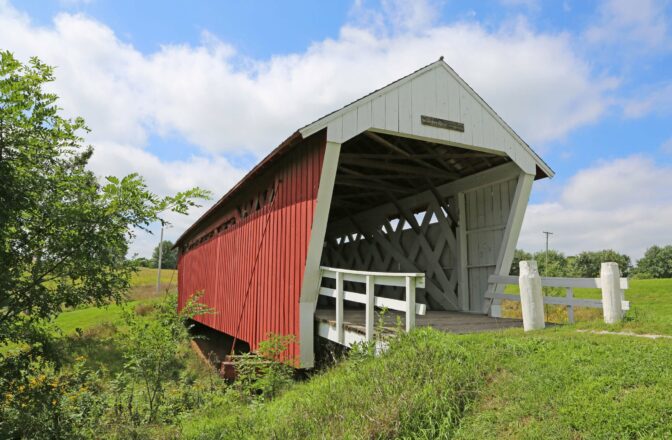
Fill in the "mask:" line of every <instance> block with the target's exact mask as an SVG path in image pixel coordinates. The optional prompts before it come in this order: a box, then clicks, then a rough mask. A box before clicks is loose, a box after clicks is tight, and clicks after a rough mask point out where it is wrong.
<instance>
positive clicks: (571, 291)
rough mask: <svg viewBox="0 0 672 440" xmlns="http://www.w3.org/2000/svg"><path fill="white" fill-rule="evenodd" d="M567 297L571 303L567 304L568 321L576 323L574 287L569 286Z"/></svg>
mask: <svg viewBox="0 0 672 440" xmlns="http://www.w3.org/2000/svg"><path fill="white" fill-rule="evenodd" d="M567 299H568V300H569V305H568V306H567V321H568V322H569V323H570V324H574V289H572V288H571V287H568V288H567Z"/></svg>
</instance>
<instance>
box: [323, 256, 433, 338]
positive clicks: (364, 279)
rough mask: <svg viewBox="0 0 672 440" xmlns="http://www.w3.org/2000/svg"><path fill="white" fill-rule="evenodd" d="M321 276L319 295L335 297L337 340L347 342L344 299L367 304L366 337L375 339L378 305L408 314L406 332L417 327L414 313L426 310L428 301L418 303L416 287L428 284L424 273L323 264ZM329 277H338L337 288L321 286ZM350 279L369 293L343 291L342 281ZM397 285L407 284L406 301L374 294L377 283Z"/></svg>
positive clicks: (423, 312)
mask: <svg viewBox="0 0 672 440" xmlns="http://www.w3.org/2000/svg"><path fill="white" fill-rule="evenodd" d="M320 271H321V278H320V288H319V294H320V295H322V296H325V297H328V298H334V299H336V330H337V337H336V339H337V341H336V342H338V343H340V344H343V343H344V340H345V339H344V332H345V327H344V322H343V303H344V301H350V302H355V303H359V304H364V305H365V306H366V307H365V313H366V319H365V327H366V340H367V341H371V340H373V336H374V335H373V329H374V317H375V308H376V307H379V308H382V307H385V308H387V309H390V310H396V311H400V312H404V313H405V315H406V316H405V317H406V331H410V330H411V329H413V327H415V315H416V314H417V315H424V314H425V312H426V311H427V306H426V305H425V304H417V303H416V302H415V289H416V288H417V287H419V288H424V287H425V274H424V273H395V272H367V271H360V270H350V269H339V268H335V267H321V268H320ZM323 278H330V279H333V280H335V282H336V286H335V288H333V289H332V288H330V287H322V279H323ZM345 281H350V282H354V283H363V284H364V285H365V287H366V293H358V292H351V291H347V290H344V288H343V282H345ZM376 285H378V286H394V287H404V288H405V295H404V299H403V300H398V299H392V298H384V297H380V296H376V295H375V286H376Z"/></svg>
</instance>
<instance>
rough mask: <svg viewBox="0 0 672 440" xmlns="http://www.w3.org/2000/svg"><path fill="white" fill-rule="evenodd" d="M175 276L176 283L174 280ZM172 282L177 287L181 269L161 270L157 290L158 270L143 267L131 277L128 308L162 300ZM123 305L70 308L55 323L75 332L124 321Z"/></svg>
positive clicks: (68, 332)
mask: <svg viewBox="0 0 672 440" xmlns="http://www.w3.org/2000/svg"><path fill="white" fill-rule="evenodd" d="M171 278H172V282H171ZM169 285H170V291H171V292H174V291H176V290H177V287H176V286H177V271H176V270H170V269H163V270H161V289H160V293H158V294H157V293H156V269H149V268H142V269H140V270H139V271H138V273H136V274H135V275H134V276H133V279H132V280H131V286H132V287H131V291H130V292H129V295H128V298H129V300H130V301H129V302H128V303H127V304H126V307H137V306H138V305H140V304H145V303H152V302H155V301H157V300H159V299H160V298H161V297H162V296H163V294H164V293H165V291H166V289H167V288H168V287H169ZM121 312H122V306H120V305H118V304H110V305H108V306H105V307H87V308H81V309H76V310H68V311H65V312H63V313H61V314H60V315H58V317H57V318H56V320H55V321H54V323H55V324H56V326H57V327H58V328H59V329H60V330H61V331H62V332H63V333H64V334H66V335H67V334H71V333H74V332H75V330H76V329H81V330H86V329H88V328H91V327H94V326H97V325H103V324H114V325H120V324H121V321H122V319H121Z"/></svg>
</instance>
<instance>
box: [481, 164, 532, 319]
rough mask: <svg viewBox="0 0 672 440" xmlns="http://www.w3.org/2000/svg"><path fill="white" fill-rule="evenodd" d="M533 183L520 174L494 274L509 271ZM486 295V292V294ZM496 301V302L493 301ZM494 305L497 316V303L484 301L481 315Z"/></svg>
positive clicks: (494, 289) (496, 290)
mask: <svg viewBox="0 0 672 440" xmlns="http://www.w3.org/2000/svg"><path fill="white" fill-rule="evenodd" d="M533 182H534V175H532V174H526V173H521V174H520V175H519V177H518V182H517V184H516V192H515V194H514V196H513V202H512V203H511V210H510V211H509V218H508V219H507V222H506V229H505V230H504V237H502V244H501V246H500V248H499V255H498V256H497V265H496V266H495V272H494V273H495V274H497V275H508V274H509V270H510V269H511V262H512V261H513V254H514V252H515V250H516V243H517V242H518V236H519V235H520V229H521V227H522V225H523V217H524V216H525V208H527V202H528V201H529V199H530V193H531V191H532V183H533ZM501 287H502V286H499V285H490V287H489V288H488V292H491V293H502V292H500V289H501ZM486 294H487V292H486ZM495 301H497V300H495ZM493 305H495V306H497V308H496V309H495V310H494V313H493V316H494V315H498V314H500V313H501V311H500V310H499V309H498V307H499V302H498V301H497V303H496V304H493V301H486V304H485V305H484V308H483V313H488V312H490V310H491V307H492V306H493Z"/></svg>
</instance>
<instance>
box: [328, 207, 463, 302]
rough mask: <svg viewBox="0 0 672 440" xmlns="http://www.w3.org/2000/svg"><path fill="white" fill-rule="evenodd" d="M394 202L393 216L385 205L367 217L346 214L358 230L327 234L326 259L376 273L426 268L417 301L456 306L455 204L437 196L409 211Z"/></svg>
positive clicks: (334, 264) (331, 262)
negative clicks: (420, 295)
mask: <svg viewBox="0 0 672 440" xmlns="http://www.w3.org/2000/svg"><path fill="white" fill-rule="evenodd" d="M393 204H394V205H395V207H396V209H397V211H398V214H397V215H394V216H392V217H390V216H388V215H386V211H383V210H381V211H377V212H374V213H371V214H372V215H368V216H367V217H366V218H361V217H360V218H359V219H356V218H355V217H349V218H348V221H349V222H350V223H351V225H352V226H353V229H354V230H355V231H357V232H352V233H348V234H344V235H342V236H331V237H328V238H327V241H326V248H325V250H324V253H323V261H324V264H325V265H328V266H334V267H341V268H348V269H358V270H370V271H379V272H399V271H403V272H424V273H425V274H426V287H425V293H426V297H425V298H419V300H420V301H421V302H423V303H428V304H429V305H430V306H433V307H435V308H442V309H448V310H451V309H453V310H455V309H459V306H458V299H457V274H458V272H457V270H455V268H456V267H457V255H458V254H457V238H456V232H455V226H456V221H455V214H456V213H455V209H454V208H453V207H452V205H453V203H452V202H451V201H450V200H448V201H446V200H441V199H440V198H439V199H434V200H432V201H430V202H429V203H427V204H425V205H424V206H423V208H421V209H417V207H415V208H416V209H413V210H411V208H409V207H408V206H403V205H401V204H400V203H398V202H395V203H393ZM390 293H391V292H390Z"/></svg>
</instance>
